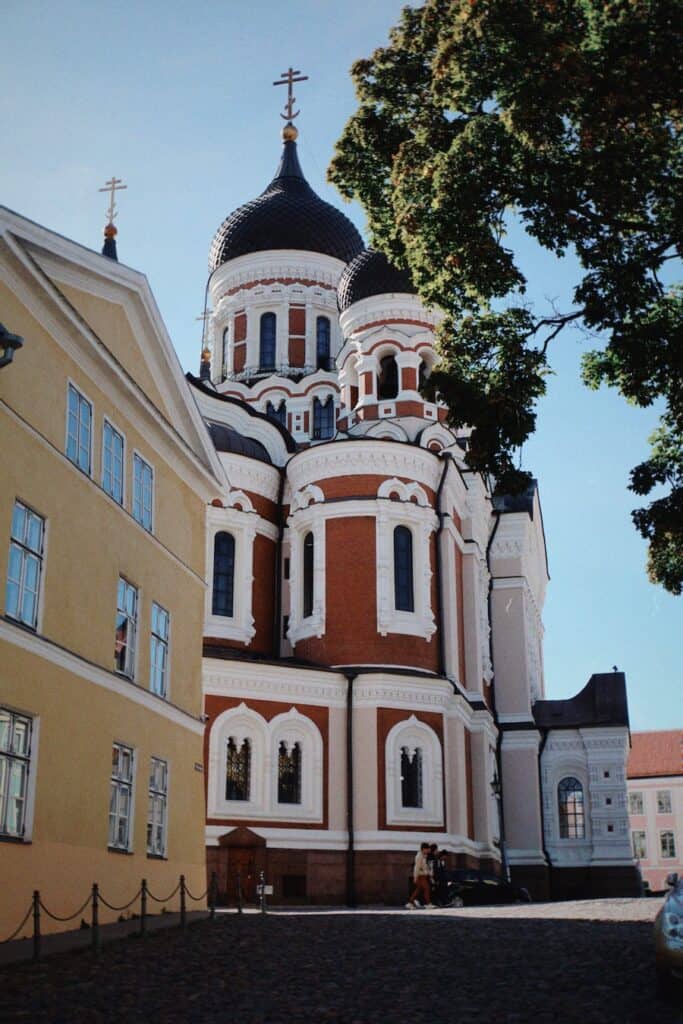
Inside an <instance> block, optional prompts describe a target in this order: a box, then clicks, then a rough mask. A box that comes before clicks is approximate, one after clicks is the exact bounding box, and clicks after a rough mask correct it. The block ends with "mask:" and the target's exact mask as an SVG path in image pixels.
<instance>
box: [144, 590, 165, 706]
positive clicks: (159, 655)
mask: <svg viewBox="0 0 683 1024" xmlns="http://www.w3.org/2000/svg"><path fill="white" fill-rule="evenodd" d="M168 626H169V614H168V612H167V611H166V609H165V608H162V607H161V605H160V604H157V603H156V601H152V632H151V635H150V648H149V688H150V690H151V691H152V693H156V694H157V695H158V696H159V697H165V696H166V693H167V691H168V632H169V630H168Z"/></svg>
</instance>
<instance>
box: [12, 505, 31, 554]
mask: <svg viewBox="0 0 683 1024" xmlns="http://www.w3.org/2000/svg"><path fill="white" fill-rule="evenodd" d="M26 512H27V509H25V508H24V506H23V505H21V504H20V503H19V502H18V501H17V502H15V503H14V511H13V513H12V537H13V538H14V539H15V540H18V541H20V542H21V543H22V544H23V542H24V530H25V524H26Z"/></svg>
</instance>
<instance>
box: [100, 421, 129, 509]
mask: <svg viewBox="0 0 683 1024" xmlns="http://www.w3.org/2000/svg"><path fill="white" fill-rule="evenodd" d="M107 428H109V429H110V430H111V431H112V432H113V433H114V434H116V436H117V437H120V438H121V498H120V499H119V498H117V497H116V495H115V494H112V492H111V491H109V490H107V487H106V484H105V453H106V451H107V445H106V433H107ZM102 490H103V491H104V493H105V494H108V495H109V497H110V498H111V500H112V501H115V502H116V504H117V505H120V506H121V507H122V508H124V507H125V504H126V436H125V434H124V433H123V432H122V431H121V430H119V428H118V427H117V426H115V425H114V423H112V421H111V420H110V419H109V417H108V416H105V417H104V419H103V422H102Z"/></svg>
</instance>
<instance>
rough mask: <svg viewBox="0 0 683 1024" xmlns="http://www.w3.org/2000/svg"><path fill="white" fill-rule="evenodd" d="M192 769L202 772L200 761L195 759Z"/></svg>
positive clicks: (202, 767)
mask: <svg viewBox="0 0 683 1024" xmlns="http://www.w3.org/2000/svg"><path fill="white" fill-rule="evenodd" d="M194 770H195V771H196V772H203V771H204V765H203V764H202V763H201V761H195V763H194Z"/></svg>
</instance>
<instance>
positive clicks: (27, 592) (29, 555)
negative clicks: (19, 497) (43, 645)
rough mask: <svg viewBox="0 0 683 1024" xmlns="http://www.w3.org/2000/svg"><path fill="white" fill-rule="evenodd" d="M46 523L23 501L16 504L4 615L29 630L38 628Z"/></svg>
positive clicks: (13, 514) (13, 516) (13, 515)
mask: <svg viewBox="0 0 683 1024" xmlns="http://www.w3.org/2000/svg"><path fill="white" fill-rule="evenodd" d="M44 536H45V520H44V519H43V517H42V516H39V515H38V514H37V513H36V512H34V511H33V510H32V509H30V508H28V506H27V505H24V504H22V502H21V501H15V502H14V511H13V513H12V529H11V534H10V546H9V562H8V565H7V589H6V592H5V612H6V614H7V615H8V616H9V617H10V618H12V619H16V620H17V622H22V623H23V624H24V625H25V626H28V627H29V628H30V629H35V628H36V626H37V625H38V595H39V592H40V577H41V574H42V571H43V538H44Z"/></svg>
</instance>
